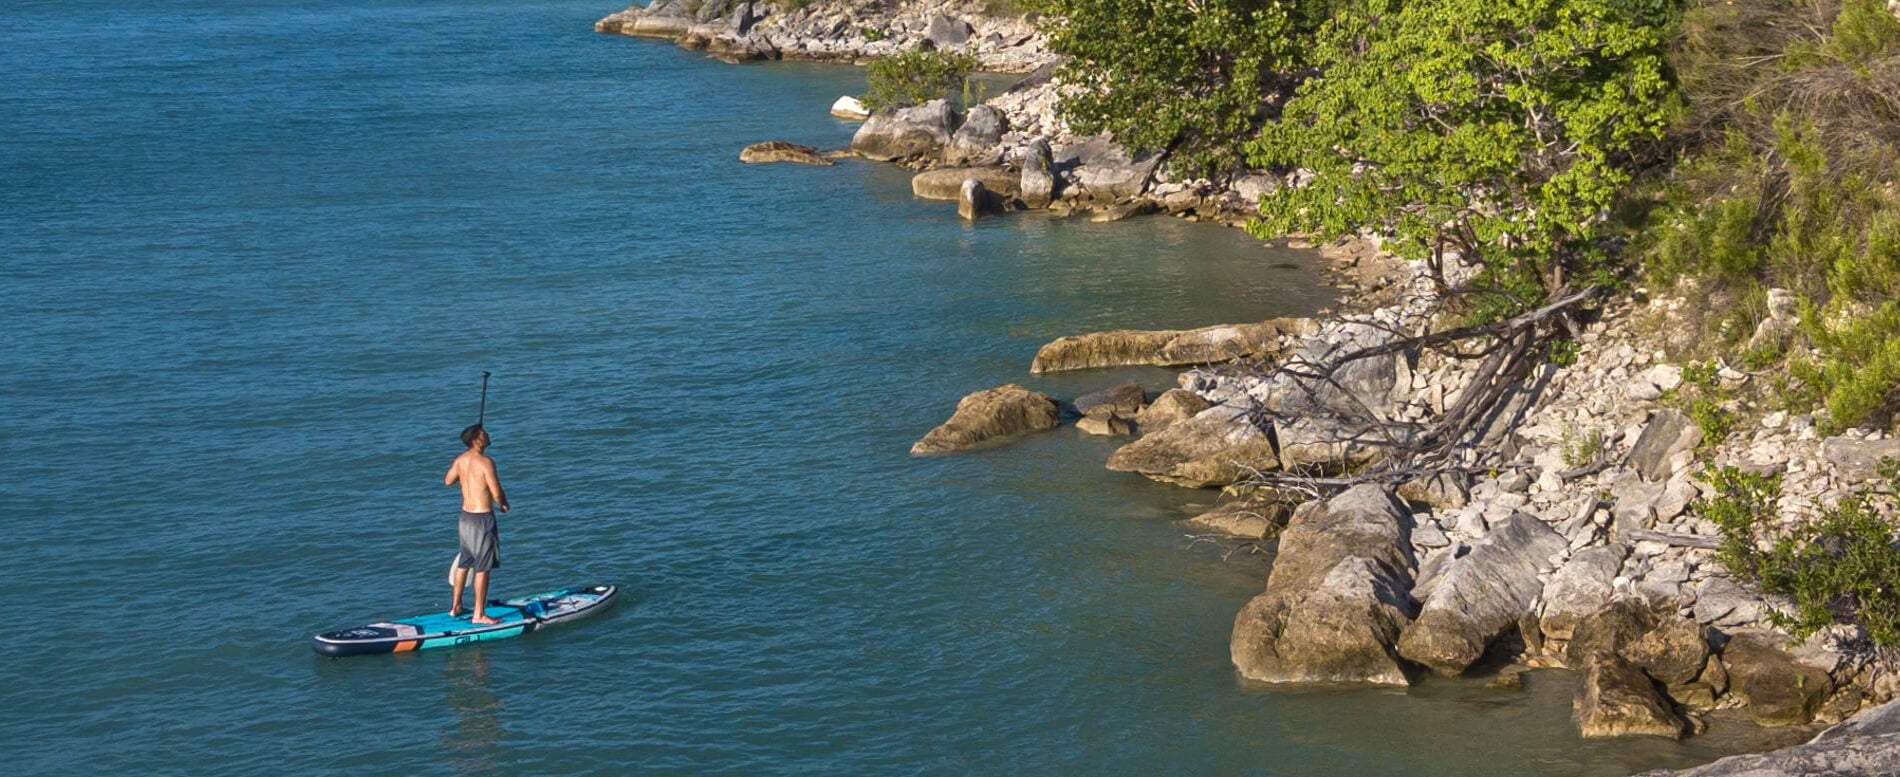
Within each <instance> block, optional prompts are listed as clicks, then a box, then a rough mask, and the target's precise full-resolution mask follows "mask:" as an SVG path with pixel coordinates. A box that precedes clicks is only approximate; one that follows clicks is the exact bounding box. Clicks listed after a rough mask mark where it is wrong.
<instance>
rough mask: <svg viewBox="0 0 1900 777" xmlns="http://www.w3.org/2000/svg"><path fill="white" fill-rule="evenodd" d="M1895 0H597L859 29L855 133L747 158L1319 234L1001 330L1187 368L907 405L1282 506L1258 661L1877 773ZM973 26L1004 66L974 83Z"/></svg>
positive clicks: (1252, 513)
mask: <svg viewBox="0 0 1900 777" xmlns="http://www.w3.org/2000/svg"><path fill="white" fill-rule="evenodd" d="M1895 13H1896V11H1895V10H1893V9H1890V8H1888V7H1887V6H1885V5H1883V4H1882V3H1881V2H1879V0H1839V1H1838V2H1837V1H1835V0H1813V1H1808V0H1803V1H1801V2H1788V1H1785V0H1737V2H1722V3H1716V2H1704V1H1703V0H1687V1H1686V2H1680V3H1677V2H1644V1H1639V0H1562V1H1561V2H1556V3H1548V4H1542V5H1533V4H1509V3H1507V4H1502V5H1500V4H1496V3H1483V2H1479V1H1478V0H1428V1H1427V2H1421V3H1412V4H1407V5H1404V6H1402V7H1401V6H1397V5H1387V4H1383V3H1370V4H1341V3H1324V2H1318V1H1317V0H1303V1H1302V2H1296V3H1291V4H1272V5H1262V4H1257V3H1249V2H1240V1H1239V0H1209V2H1207V3H1202V4H1198V5H1195V6H1193V7H1192V8H1191V9H1190V8H1189V7H1188V6H1186V5H1182V4H1172V3H1163V2H1155V3H1148V2H1141V1H1140V0H1024V1H1023V2H997V0H991V2H945V1H944V0H896V1H893V2H879V1H877V0H815V1H814V0H802V1H801V0H782V1H781V2H776V3H764V2H735V1H734V0H654V2H653V3H652V4H651V5H648V6H645V7H642V6H633V7H630V8H628V9H626V10H624V11H620V12H617V13H614V14H610V15H608V16H607V17H605V18H603V19H601V20H600V21H599V22H597V23H596V25H595V29H596V30H597V31H600V32H604V33H615V34H625V35H634V36H640V37H652V38H660V39H664V40H671V41H674V42H676V43H677V44H678V45H680V46H682V47H685V48H689V49H696V50H704V51H706V52H707V53H708V54H709V55H710V56H713V57H715V58H718V59H721V60H723V61H726V62H732V63H738V62H750V61H768V60H779V59H806V60H819V61H836V62H851V63H856V64H866V63H880V64H877V65H876V66H875V67H876V69H875V70H874V71H873V73H872V74H871V75H872V80H873V82H874V83H873V89H872V94H870V95H866V98H867V99H866V100H865V101H864V102H859V101H858V100H857V99H855V96H846V97H844V98H841V99H840V100H839V102H838V104H837V105H835V106H833V112H834V114H836V115H840V116H843V117H846V118H853V119H861V120H863V121H864V124H863V125H862V126H861V127H860V129H859V130H858V132H857V133H856V135H855V136H854V137H853V139H852V142H851V147H850V149H849V151H847V152H832V153H827V152H821V151H819V150H818V149H813V148H809V147H800V146H793V145H792V144H786V143H783V142H772V143H764V144H760V145H759V146H755V147H753V148H749V149H747V150H746V151H745V152H744V154H743V155H742V159H745V160H746V161H759V162H771V161H790V162H798V163H805V164H827V163H829V162H830V160H831V158H834V157H838V156H855V157H859V158H863V159H868V160H873V161H881V162H890V163H894V164H900V165H904V166H907V167H910V168H912V169H914V170H917V171H918V174H917V176H916V178H915V179H914V180H913V190H914V191H915V193H916V194H917V195H918V196H921V197H927V198H934V199H945V200H955V201H956V202H957V207H958V212H959V214H960V215H962V216H963V217H964V218H981V217H985V216H986V215H989V214H994V213H999V212H1006V211H1010V210H1019V209H1046V210H1048V211H1050V212H1051V213H1052V215H1057V216H1065V215H1078V214H1087V216H1088V217H1089V218H1091V219H1094V220H1103V221H1109V220H1118V219H1122V218H1127V217H1130V216H1134V215H1141V214H1146V213H1167V214H1170V215H1173V216H1176V217H1180V218H1189V219H1194V220H1205V221H1213V222H1217V223H1222V224H1227V225H1232V226H1245V227H1246V228H1248V229H1249V230H1250V231H1252V232H1253V233H1254V234H1255V235H1256V236H1259V237H1261V238H1263V239H1282V238H1281V236H1288V235H1296V236H1298V237H1295V238H1292V240H1291V241H1290V244H1292V245H1296V246H1307V245H1312V244H1313V243H1317V244H1318V247H1319V248H1320V250H1321V253H1322V254H1324V255H1326V256H1328V257H1330V258H1332V259H1333V260H1334V270H1335V271H1336V272H1339V273H1343V280H1342V282H1341V285H1342V288H1344V289H1345V295H1346V298H1345V300H1344V303H1343V304H1342V305H1341V309H1340V310H1337V311H1332V312H1329V313H1324V314H1322V315H1320V316H1317V317H1315V318H1312V319H1275V320H1272V321H1266V322H1242V323H1226V324H1216V325H1211V326H1207V327H1203V328H1199V329H1192V330H1169V331H1133V330H1128V331H1116V332H1098V333H1087V334H1080V335H1073V336H1068V337H1063V338H1060V339H1058V340H1055V341H1052V342H1051V343H1049V344H1048V345H1046V346H1044V347H1043V348H1042V349H1041V351H1040V352H1039V353H1037V354H1036V355H1035V358H1034V360H1033V361H1032V362H1031V364H1030V365H1029V369H1030V371H1031V372H1032V373H1043V372H1051V371H1058V370H1070V369H1088V368H1095V367H1105V366H1117V365H1131V364H1144V365H1156V366H1168V367H1176V368H1186V369H1185V370H1184V371H1182V372H1181V373H1180V375H1179V380H1178V387H1177V388H1173V389H1170V390H1168V391H1165V392H1163V393H1161V394H1159V395H1158V396H1152V397H1151V396H1149V395H1148V394H1147V393H1146V392H1145V391H1144V390H1143V389H1142V387H1141V386H1139V385H1133V384H1130V385H1124V386H1115V387H1109V388H1105V389H1103V390H1102V391H1099V392H1096V393H1093V394H1088V395H1084V396H1081V397H1076V398H1074V399H1073V400H1072V401H1070V402H1067V403H1064V402H1062V401H1060V400H1058V399H1057V398H1055V397H1051V396H1049V395H1047V394H1043V393H1041V392H1036V391H1031V390H1028V389H1025V388H1023V387H1021V386H1019V385H1015V384H1009V385H1003V386H999V387H996V388H993V389H986V390H983V391H977V392H975V393H972V394H971V395H969V396H968V397H965V398H964V400H963V401H962V402H960V403H959V404H958V406H957V408H956V410H955V413H954V414H953V415H952V416H951V417H950V418H949V419H948V420H947V421H946V422H945V423H944V424H943V425H941V426H939V427H937V428H936V429H933V430H931V431H930V432H929V433H928V434H927V435H926V436H925V437H924V438H923V439H921V440H919V441H918V443H917V445H916V446H915V447H913V449H912V453H913V454H916V455H937V454H946V453H956V452H960V451H967V450H973V449H980V448H982V447H985V446H990V445H996V444H1003V443H1004V442H1005V441H1007V440H1008V439H1009V438H1011V437H1014V436H1017V435H1021V434H1027V433H1033V432H1036V431H1041V430H1046V429H1050V428H1055V427H1057V426H1060V425H1061V424H1062V423H1064V422H1065V421H1070V420H1073V423H1074V424H1075V425H1076V426H1077V427H1078V428H1081V429H1082V430H1083V431H1086V432H1089V433H1093V434H1103V435H1115V436H1124V437H1127V438H1129V441H1128V442H1127V443H1126V444H1125V445H1123V446H1121V447H1120V448H1119V449H1117V450H1116V451H1115V452H1114V453H1113V454H1112V455H1111V456H1110V457H1109V458H1108V460H1107V461H1106V462H1105V464H1106V466H1107V467H1108V468H1109V469H1111V470H1116V471H1124V472H1134V473H1139V474H1141V475H1144V476H1146V477H1149V478H1151V479H1154V480H1157V481H1160V482H1164V483H1170V484H1174V485H1177V486H1184V487H1191V488H1209V489H1214V488H1218V489H1220V492H1219V493H1220V497H1219V500H1218V502H1217V504H1216V506H1215V507H1214V508H1213V509H1212V510H1210V511H1208V512H1207V513H1205V514H1203V515H1200V516H1197V517H1195V518H1193V519H1190V520H1188V521H1187V522H1185V523H1186V525H1187V526H1188V527H1190V530H1191V531H1194V532H1196V533H1197V534H1198V536H1199V537H1200V538H1207V537H1215V536H1219V537H1223V538H1224V539H1223V540H1221V541H1223V542H1228V543H1232V544H1234V545H1235V546H1236V547H1253V548H1259V547H1262V546H1266V545H1270V544H1271V545H1276V546H1277V547H1276V550H1275V553H1276V555H1275V560H1274V563H1273V567H1272V571H1271V574H1270V576H1269V578H1268V580H1267V582H1266V585H1265V590H1264V591H1263V592H1262V593H1261V594H1260V595H1259V596H1257V597H1255V598H1254V599H1253V600H1252V601H1250V602H1249V603H1248V604H1247V605H1246V606H1245V607H1244V608H1242V610H1241V611H1240V612H1239V613H1238V614H1237V615H1236V618H1235V623H1234V630H1233V634H1232V638H1231V644H1230V652H1231V655H1232V659H1233V663H1234V665H1235V667H1236V669H1237V671H1238V672H1239V674H1240V675H1241V676H1242V677H1245V678H1247V679H1249V680H1253V681H1260V682H1266V683H1295V684H1373V685H1394V686H1405V685H1409V684H1412V683H1415V682H1419V681H1420V680H1422V679H1423V678H1425V677H1428V676H1429V675H1432V674H1438V675H1443V676H1491V677H1493V678H1494V679H1493V681H1492V683H1493V685H1494V686H1495V687H1498V688H1500V689H1509V688H1512V687H1515V685H1516V683H1517V676H1518V675H1519V673H1521V672H1523V671H1526V670H1530V669H1538V668H1547V667H1558V668H1566V669H1569V670H1572V671H1574V672H1576V674H1577V676H1578V679H1579V684H1578V689H1577V692H1576V695H1575V699H1574V704H1573V711H1574V713H1575V719H1576V722H1577V725H1578V729H1579V731H1580V732H1581V734H1582V735H1583V736H1585V737H1623V736H1659V737H1666V738H1672V739H1674V738H1681V737H1684V736H1691V735H1694V734H1698V733H1701V732H1702V731H1703V730H1705V729H1706V728H1707V727H1708V725H1709V723H1710V721H1711V720H1712V719H1714V718H1716V717H1733V718H1745V719H1748V720H1752V721H1753V722H1755V723H1757V724H1759V725H1761V726H1763V727H1774V728H1775V729H1776V730H1777V731H1780V732H1783V733H1786V732H1796V736H1797V737H1805V736H1806V735H1807V734H1808V733H1809V732H1816V731H1821V729H1823V728H1825V727H1828V726H1833V728H1827V729H1826V731H1824V732H1822V733H1820V734H1819V735H1818V736H1817V737H1816V738H1815V739H1814V740H1813V741H1811V742H1809V743H1808V744H1803V745H1799V746H1796V747H1790V748H1786V749H1783V750H1777V751H1774V752H1772V753H1767V754H1763V755H1754V756H1736V757H1732V758H1728V759H1723V760H1722V761H1718V762H1716V763H1714V764H1711V765H1708V766H1705V767H1700V768H1698V769H1693V770H1687V771H1685V772H1682V774H1694V775H1722V774H1741V773H1748V774H1798V773H1811V772H1812V771H1813V770H1816V769H1831V770H1834V771H1833V772H1831V773H1867V774H1874V773H1893V772H1896V771H1900V702H1897V701H1895V700H1896V698H1900V544H1897V541H1896V527H1897V526H1900V524H1897V523H1896V517H1895V516H1896V512H1897V511H1900V501H1897V499H1900V498H1897V497H1896V491H1900V465H1896V464H1895V460H1896V459H1900V438H1896V437H1895V429H1894V423H1895V412H1896V409H1900V301H1896V298H1897V297H1900V193H1897V192H1900V189H1897V187H1900V170H1897V169H1896V167H1897V166H1900V162H1896V159H1900V153H1896V152H1900V21H1897V20H1896V16H1895ZM1442 18H1458V19H1461V20H1464V21H1463V22H1461V25H1460V26H1459V29H1458V30H1451V29H1449V28H1448V27H1447V26H1446V25H1444V24H1442V23H1441V22H1440V21H1439V20H1440V19H1442ZM1454 35H1456V36H1463V37H1462V38H1458V39H1456V40H1454V39H1453V38H1452V36H1454ZM978 68H980V69H983V70H988V71H994V72H1008V73H1020V74H1026V75H1025V76H1024V77H1023V78H1022V79H1021V80H1020V81H1018V82H1017V83H1016V84H1015V85H1014V86H1011V87H1009V88H1008V89H1007V90H1004V91H1002V92H1001V93H999V94H996V95H993V96H991V95H986V94H983V93H982V92H981V90H972V88H971V86H970V83H971V82H970V81H969V80H968V79H967V77H966V76H967V74H968V72H969V71H970V70H971V69H978ZM1394 73H1407V74H1409V75H1408V76H1407V77H1405V78H1395V77H1393V75H1392V74H1394ZM865 103H870V104H872V105H874V106H876V109H875V110H870V109H868V108H866V105H865ZM1309 240H1310V241H1312V242H1311V243H1308V242H1306V241H1309ZM1197 541H1198V539H1197ZM1844 721H1845V722H1844ZM1779 739H1780V741H1783V742H1785V741H1788V740H1789V737H1787V736H1780V737H1779ZM1751 770H1754V771H1751ZM1652 774H1662V773H1661V772H1657V773H1652Z"/></svg>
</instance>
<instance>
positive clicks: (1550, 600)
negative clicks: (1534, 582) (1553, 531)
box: [1539, 544, 1629, 641]
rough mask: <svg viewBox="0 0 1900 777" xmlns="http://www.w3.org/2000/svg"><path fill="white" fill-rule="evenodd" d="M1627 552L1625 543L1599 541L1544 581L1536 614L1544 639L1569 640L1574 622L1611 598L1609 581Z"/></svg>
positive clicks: (1573, 631) (1620, 565)
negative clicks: (1539, 609) (1540, 609)
mask: <svg viewBox="0 0 1900 777" xmlns="http://www.w3.org/2000/svg"><path fill="white" fill-rule="evenodd" d="M1628 555H1629V548H1628V547H1627V546H1624V545H1620V544H1617V545H1598V546H1595V547H1590V548H1585V549H1583V550H1580V551H1578V552H1577V553H1576V554H1574V555H1572V556H1571V557H1570V560H1569V561H1566V562H1564V565H1563V566H1562V567H1559V568H1558V569H1557V573H1556V574H1555V575H1552V576H1551V578H1550V582H1549V583H1547V584H1545V585H1544V594H1543V599H1544V609H1543V613H1542V614H1541V616H1540V617H1539V624H1540V628H1541V629H1542V630H1543V635H1544V637H1545V638H1546V639H1560V640H1566V641H1567V640H1569V639H1570V638H1571V637H1572V636H1574V635H1575V634H1576V630H1577V624H1578V623H1580V622H1582V621H1583V619H1584V618H1586V617H1589V615H1590V614H1591V613H1593V612H1595V611H1596V610H1597V609H1598V608H1600V607H1602V606H1603V603H1604V602H1607V601H1609V600H1610V595H1611V588H1610V581H1611V580H1614V579H1615V578H1616V573H1617V570H1620V569H1622V568H1623V559H1624V557H1626V556H1628Z"/></svg>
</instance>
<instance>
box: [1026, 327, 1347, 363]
mask: <svg viewBox="0 0 1900 777" xmlns="http://www.w3.org/2000/svg"><path fill="white" fill-rule="evenodd" d="M1313 327H1314V324H1313V322H1312V320H1311V319H1305V318H1275V319H1270V320H1267V321H1262V322H1259V323H1253V324H1217V325H1215V326H1208V327H1201V328H1199V329H1189V330H1185V331H1183V330H1178V329H1161V330H1136V329H1120V330H1115V331H1111V332H1093V333H1090V334H1086V335H1074V336H1069V337H1062V338H1057V339H1056V340H1053V341H1051V342H1049V343H1048V344H1046V345H1044V346H1043V347H1042V348H1040V349H1038V350H1037V351H1036V358H1035V360H1034V361H1032V362H1031V363H1030V365H1029V371H1030V372H1032V373H1036V374H1041V373H1045V372H1060V371H1063V370H1079V369H1088V368H1093V367H1124V366H1132V365H1152V366H1155V367H1178V366H1182V365H1188V364H1202V363H1209V362H1222V361H1231V360H1234V359H1239V358H1243V357H1248V356H1259V355H1263V354H1270V353H1273V352H1275V351H1276V350H1277V349H1279V347H1280V343H1281V338H1282V336H1284V335H1296V334H1303V333H1305V332H1309V331H1311V330H1312V328H1313Z"/></svg>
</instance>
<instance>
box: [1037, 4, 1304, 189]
mask: <svg viewBox="0 0 1900 777" xmlns="http://www.w3.org/2000/svg"><path fill="white" fill-rule="evenodd" d="M1046 5H1047V6H1048V8H1049V10H1050V11H1052V12H1053V13H1054V14H1055V16H1056V20H1055V22H1054V25H1055V26H1054V29H1053V30H1052V31H1051V34H1050V47H1051V48H1052V49H1053V50H1055V51H1056V52H1057V53H1059V54H1062V55H1064V56H1065V57H1068V61H1067V63H1066V64H1065V65H1064V66H1063V67H1062V69H1061V72H1060V76H1061V78H1062V81H1063V82H1064V83H1065V84H1067V85H1068V86H1069V87H1070V88H1071V90H1072V91H1071V92H1070V93H1069V94H1066V95H1065V96H1064V98H1063V103H1062V110H1063V115H1064V117H1065V118H1066V119H1067V120H1068V122H1069V124H1070V125H1071V126H1073V127H1074V128H1075V129H1076V130H1078V131H1080V132H1084V133H1095V132H1109V133H1112V134H1113V135H1114V136H1115V139H1116V141H1118V142H1120V143H1121V144H1122V145H1124V146H1126V147H1128V148H1129V149H1131V150H1133V151H1136V152H1151V151H1162V152H1167V153H1168V154H1169V159H1170V163H1171V164H1172V165H1173V170H1174V171H1175V173H1176V174H1177V175H1184V176H1190V177H1206V178H1219V177H1222V176H1225V175H1227V174H1229V173H1231V172H1232V171H1233V170H1234V169H1235V168H1237V167H1239V166H1240V165H1241V163H1242V162H1243V161H1244V159H1243V154H1242V151H1241V144H1242V143H1243V142H1245V141H1246V140H1247V139H1249V138H1251V137H1253V135H1254V134H1255V133H1256V132H1258V131H1259V128H1260V127H1261V125H1262V124H1264V123H1265V122H1266V121H1267V120H1268V119H1269V118H1270V117H1271V114H1272V108H1273V100H1272V98H1273V97H1274V96H1275V95H1276V94H1277V93H1279V92H1281V91H1283V90H1285V89H1288V88H1290V86H1291V83H1292V81H1291V80H1290V79H1289V78H1288V77H1287V76H1286V74H1290V73H1296V72H1298V71H1299V70H1300V69H1301V68H1302V67H1303V66H1304V65H1305V60H1304V52H1305V50H1306V41H1307V40H1308V39H1309V38H1310V33H1311V31H1312V30H1313V29H1315V28H1316V27H1317V25H1318V23H1319V21H1320V20H1321V19H1322V18H1323V15H1324V13H1325V9H1326V4H1325V3H1324V2H1323V1H1322V0H1287V1H1285V2H1276V1H1274V0H1186V1H1184V0H1048V2H1047V3H1046Z"/></svg>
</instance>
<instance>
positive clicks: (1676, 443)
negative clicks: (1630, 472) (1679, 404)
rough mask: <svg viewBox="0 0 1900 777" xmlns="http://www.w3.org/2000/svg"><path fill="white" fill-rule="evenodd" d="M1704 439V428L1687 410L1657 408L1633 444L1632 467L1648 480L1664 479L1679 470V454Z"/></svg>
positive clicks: (1630, 456)
mask: <svg viewBox="0 0 1900 777" xmlns="http://www.w3.org/2000/svg"><path fill="white" fill-rule="evenodd" d="M1701 442H1702V427H1699V426H1696V424H1695V421H1693V420H1690V418H1689V416H1688V414H1687V413H1684V412H1682V411H1680V410H1676V409H1673V408H1666V409H1663V410H1658V411H1656V413H1655V415H1652V416H1650V417H1649V423H1648V424H1647V425H1645V426H1644V427H1643V434H1642V436H1640V437H1637V438H1636V444H1635V445H1632V446H1630V454H1629V460H1628V462H1629V466H1630V467H1631V468H1632V469H1635V470H1636V471H1637V472H1640V473H1642V474H1643V477H1644V478H1647V479H1649V480H1663V479H1666V478H1668V477H1669V476H1670V474H1672V473H1674V472H1675V471H1676V466H1677V461H1678V457H1679V456H1680V455H1681V454H1683V453H1685V452H1687V451H1692V450H1694V449H1695V446H1696V445H1698V444H1700V443H1701Z"/></svg>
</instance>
